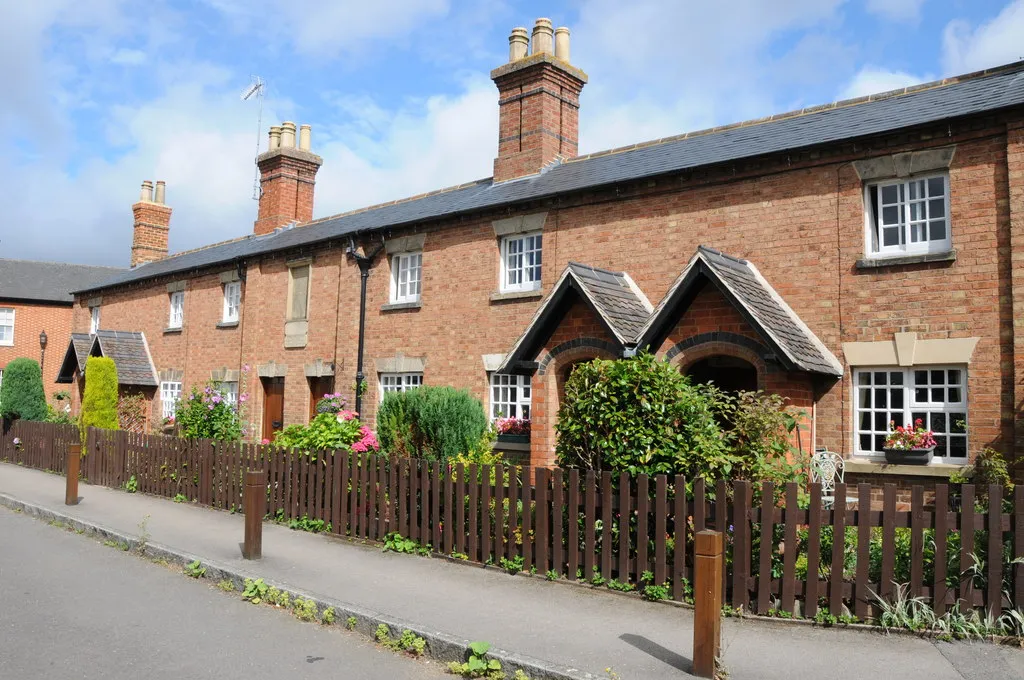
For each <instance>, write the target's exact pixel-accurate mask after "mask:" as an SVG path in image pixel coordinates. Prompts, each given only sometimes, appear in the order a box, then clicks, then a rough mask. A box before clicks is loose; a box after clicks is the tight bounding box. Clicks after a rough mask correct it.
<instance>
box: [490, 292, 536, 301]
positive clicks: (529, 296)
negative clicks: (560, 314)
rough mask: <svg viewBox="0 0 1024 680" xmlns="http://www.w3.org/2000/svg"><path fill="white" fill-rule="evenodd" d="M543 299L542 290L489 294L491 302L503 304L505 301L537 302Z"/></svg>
mask: <svg viewBox="0 0 1024 680" xmlns="http://www.w3.org/2000/svg"><path fill="white" fill-rule="evenodd" d="M542 297H544V291H542V290H517V291H513V292H508V293H502V292H500V291H495V292H493V293H491V302H505V301H506V300H539V299H540V298H542Z"/></svg>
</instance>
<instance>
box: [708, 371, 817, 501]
mask: <svg viewBox="0 0 1024 680" xmlns="http://www.w3.org/2000/svg"><path fill="white" fill-rule="evenodd" d="M702 389H703V390H704V394H705V395H706V396H707V397H708V398H709V399H710V400H711V407H712V410H713V411H714V412H715V415H716V419H717V420H718V422H719V424H720V426H721V427H722V428H723V431H724V436H725V440H726V444H727V446H728V447H729V449H730V450H731V452H732V454H733V457H734V462H735V465H734V467H733V470H732V477H733V479H747V480H752V481H770V482H774V483H775V484H776V486H777V487H779V485H782V484H785V483H786V482H798V483H801V484H806V483H807V482H808V479H807V470H808V466H807V456H806V455H805V454H804V453H803V452H802V451H801V450H800V449H799V448H798V447H796V446H794V445H793V433H794V431H795V430H796V429H797V425H798V423H799V420H800V418H801V416H802V415H803V414H802V413H801V412H799V411H793V410H791V409H788V408H786V399H785V398H784V397H782V396H780V395H778V394H766V393H765V392H760V391H758V392H736V393H726V392H722V391H721V390H719V389H718V388H717V387H715V386H713V385H708V386H706V387H703V388H702ZM779 491H780V492H781V491H782V489H781V487H780V488H779Z"/></svg>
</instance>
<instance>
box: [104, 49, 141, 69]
mask: <svg viewBox="0 0 1024 680" xmlns="http://www.w3.org/2000/svg"><path fill="white" fill-rule="evenodd" d="M147 61H149V58H148V57H147V56H146V53H145V52H143V51H142V50H132V49H127V48H124V47H122V48H120V49H117V50H115V51H114V53H113V54H112V55H110V63H111V64H117V65H118V66H142V65H143V64H145V63H146V62H147Z"/></svg>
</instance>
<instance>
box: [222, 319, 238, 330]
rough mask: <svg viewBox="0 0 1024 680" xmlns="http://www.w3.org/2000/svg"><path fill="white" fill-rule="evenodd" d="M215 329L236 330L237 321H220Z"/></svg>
mask: <svg viewBox="0 0 1024 680" xmlns="http://www.w3.org/2000/svg"><path fill="white" fill-rule="evenodd" d="M217 328H238V322H237V321H221V322H220V323H218V324H217Z"/></svg>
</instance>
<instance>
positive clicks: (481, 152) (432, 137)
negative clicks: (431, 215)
mask: <svg viewBox="0 0 1024 680" xmlns="http://www.w3.org/2000/svg"><path fill="white" fill-rule="evenodd" d="M332 101H333V105H334V107H335V108H336V110H337V112H339V113H341V114H342V118H343V121H342V122H340V123H335V124H330V125H326V126H320V128H317V127H314V129H313V134H314V139H313V142H314V143H313V147H314V149H313V150H314V151H316V152H317V153H319V154H320V155H322V156H323V157H324V165H323V168H321V170H320V173H319V175H318V176H317V189H316V213H317V215H330V214H332V213H337V212H342V211H345V210H351V209H354V208H360V207H364V206H367V205H372V204H374V203H380V202H383V201H389V200H394V199H398V198H404V197H407V196H412V195H415V194H419V193H423V192H426V191H433V190H436V189H441V188H444V187H448V186H452V185H455V184H460V183H463V182H467V181H472V180H476V179H481V178H483V177H489V176H490V175H491V172H492V169H493V165H492V162H493V160H494V156H495V154H496V153H497V147H498V97H497V91H496V90H495V88H494V84H493V83H492V82H491V81H490V80H488V79H487V78H486V77H484V76H477V77H474V78H472V79H469V80H467V81H465V82H464V83H463V86H462V88H461V92H460V93H459V94H457V95H453V96H436V97H430V98H428V99H426V100H410V101H407V102H406V103H405V104H404V105H403V106H402V107H401V108H399V109H398V110H395V111H388V110H386V109H383V108H381V107H380V106H378V105H377V104H376V103H375V102H374V101H373V100H372V99H369V98H367V97H365V96H364V97H356V98H344V97H338V96H335V97H333V98H332Z"/></svg>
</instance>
